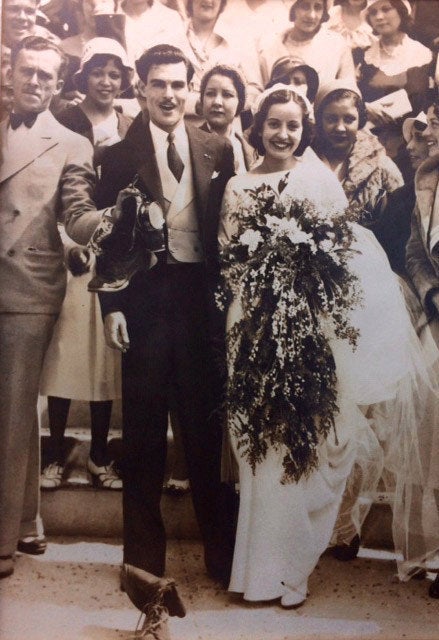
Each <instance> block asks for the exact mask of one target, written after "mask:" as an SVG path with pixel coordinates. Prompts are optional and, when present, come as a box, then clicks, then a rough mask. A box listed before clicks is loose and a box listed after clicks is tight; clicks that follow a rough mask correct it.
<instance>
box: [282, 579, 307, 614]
mask: <svg viewBox="0 0 439 640" xmlns="http://www.w3.org/2000/svg"><path fill="white" fill-rule="evenodd" d="M283 584H284V583H283ZM284 586H285V593H284V595H283V596H282V598H281V601H280V603H281V606H282V607H283V608H284V609H297V608H298V607H300V606H301V605H302V604H303V603H304V602H305V600H306V596H307V581H306V580H304V581H303V582H301V583H300V584H299V585H297V587H292V586H291V585H287V584H284Z"/></svg>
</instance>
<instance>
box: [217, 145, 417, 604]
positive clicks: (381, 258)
mask: <svg viewBox="0 0 439 640" xmlns="http://www.w3.org/2000/svg"><path fill="white" fill-rule="evenodd" d="M286 173H287V172H286V171H283V172H276V173H270V174H257V173H249V174H246V175H244V176H236V177H234V178H232V179H231V180H230V182H229V184H228V186H227V189H226V193H225V196H224V203H223V212H222V219H221V224H220V244H221V245H225V244H227V242H228V241H229V240H230V238H231V236H232V234H233V233H235V232H236V231H237V228H238V223H237V221H236V220H232V219H231V217H230V214H231V213H233V212H236V211H245V207H246V198H248V195H247V194H246V193H245V191H244V190H245V189H254V188H255V187H257V186H260V185H261V184H263V183H265V184H270V185H271V186H272V187H273V188H274V189H276V190H277V185H278V184H279V180H280V179H281V178H282V177H283V176H284V175H285V174H286ZM291 196H293V197H294V198H296V199H298V200H301V199H304V198H307V199H309V200H311V201H312V202H313V203H314V204H315V206H316V207H317V208H319V209H320V210H321V211H323V212H325V211H331V212H337V211H340V212H341V211H343V210H344V209H345V207H346V204H347V201H346V198H345V195H344V193H343V190H342V188H341V186H340V184H339V182H338V181H337V180H336V178H335V177H334V175H333V174H332V172H330V171H329V169H327V168H326V167H325V166H324V165H323V163H321V162H320V160H319V159H318V158H317V157H316V156H315V155H314V154H313V152H312V151H307V152H306V153H305V155H304V157H303V158H302V159H299V160H298V161H297V163H296V165H295V166H294V168H293V169H292V170H291V171H290V175H289V182H288V186H287V187H286V188H285V190H284V191H283V192H282V194H281V196H280V198H281V199H283V198H286V197H291ZM354 227H355V237H356V240H355V243H354V246H353V248H354V249H355V250H356V252H355V253H353V254H352V258H351V259H350V267H351V269H352V270H353V271H354V272H355V273H356V274H357V275H358V276H359V279H360V283H361V287H362V291H363V305H362V307H359V308H357V309H356V310H355V311H354V312H353V313H352V314H351V316H350V317H351V324H352V325H353V326H354V327H356V328H358V329H359V330H360V339H359V342H358V346H357V349H356V350H355V352H354V351H353V350H352V348H351V347H350V345H349V344H348V343H347V342H345V341H341V340H339V339H336V338H335V336H334V332H333V328H332V326H331V324H330V322H329V321H326V329H325V330H326V331H327V332H328V337H330V340H331V347H332V351H333V355H334V358H335V362H336V371H337V393H338V397H337V404H338V406H339V409H340V411H339V413H338V415H337V416H336V433H337V439H336V438H335V434H334V432H333V431H331V433H330V434H329V436H328V438H327V439H326V440H325V441H322V442H321V443H320V446H319V467H318V469H317V470H315V471H314V472H312V473H311V475H310V476H309V477H308V478H304V477H302V478H301V479H300V481H299V482H297V483H294V482H292V483H290V484H282V483H281V478H282V475H283V467H282V458H283V456H284V452H283V451H282V450H278V451H276V450H274V449H273V448H270V449H269V452H268V454H267V456H266V458H265V459H264V461H263V462H262V463H261V464H259V465H257V467H256V471H255V473H254V474H253V472H252V469H251V467H250V465H249V464H248V462H247V460H246V459H245V458H242V457H241V455H240V452H239V451H238V449H237V443H236V440H235V437H234V435H233V431H232V430H231V431H230V436H231V443H232V447H233V449H234V451H235V454H236V458H237V460H238V465H239V484H240V508H239V517H238V528H237V538H236V546H235V553H234V560H233V568H232V576H231V581H230V585H229V589H230V590H231V591H235V592H239V593H242V594H243V595H244V598H245V599H247V600H271V599H274V598H278V597H281V596H282V595H283V594H284V593H285V592H286V590H287V589H297V590H300V591H302V592H303V594H304V596H306V590H307V581H308V578H309V576H310V574H311V572H312V571H313V569H314V567H315V565H316V564H317V561H318V559H319V557H320V555H321V554H322V553H323V551H325V549H326V548H327V547H328V544H329V542H330V539H331V535H332V532H333V528H334V523H335V520H336V517H337V513H338V509H339V505H340V501H341V498H342V495H343V491H344V488H345V484H346V480H347V478H348V476H349V475H350V472H351V469H352V465H353V464H354V461H355V462H356V463H357V464H358V463H359V461H360V460H361V463H362V464H363V465H364V474H363V485H364V486H366V487H369V488H373V487H374V485H375V484H376V483H377V481H378V479H379V476H380V474H381V470H382V457H383V452H382V447H381V446H380V444H379V442H378V440H377V437H376V435H375V433H374V431H373V430H372V429H371V427H370V425H369V422H368V420H366V419H365V417H364V416H363V413H362V411H361V406H362V405H370V404H374V403H380V402H383V401H392V400H394V399H395V398H396V397H397V395H398V387H399V385H400V383H401V381H406V380H410V379H411V377H412V374H413V371H414V370H415V369H416V367H417V366H418V365H419V366H421V367H422V363H420V362H419V361H417V359H419V357H420V354H419V346H418V344H417V338H416V336H415V334H414V331H413V329H412V327H411V323H410V318H409V316H408V313H407V311H406V308H405V303H404V299H403V296H402V294H401V292H400V287H399V283H398V280H397V278H396V276H395V275H394V273H393V272H392V271H391V269H390V266H389V263H388V261H387V257H386V255H385V253H384V251H383V250H382V249H381V247H380V245H379V244H378V242H377V241H376V239H375V237H374V236H373V234H372V233H371V232H370V231H368V230H367V229H364V228H362V227H360V226H358V225H354ZM241 313H242V310H241V305H240V301H239V299H235V300H234V301H233V303H232V304H231V306H230V308H229V311H228V320H227V324H228V328H230V327H231V326H232V325H233V324H234V323H235V322H236V321H237V320H239V318H240V317H241ZM229 366H230V363H229ZM233 419H234V416H233V415H229V416H228V421H229V425H230V426H231V425H233ZM381 428H383V429H384V428H385V425H384V426H382V427H381ZM404 428H405V429H406V428H407V427H406V426H404ZM386 437H387V434H383V438H386Z"/></svg>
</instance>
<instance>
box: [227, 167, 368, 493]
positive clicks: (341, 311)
mask: <svg viewBox="0 0 439 640" xmlns="http://www.w3.org/2000/svg"><path fill="white" fill-rule="evenodd" d="M288 178H289V175H288V174H287V175H286V176H285V177H284V178H283V179H282V180H281V181H280V182H279V185H278V192H276V191H275V190H274V189H273V188H272V187H271V186H269V185H266V184H263V185H261V186H259V187H258V188H255V189H248V190H246V191H245V193H246V197H245V205H244V204H243V206H242V207H241V206H239V203H238V206H237V210H236V211H234V212H229V214H228V215H231V216H232V218H233V219H234V220H235V221H236V222H237V224H238V232H237V233H236V234H235V235H234V236H233V237H232V240H231V242H230V243H229V244H228V245H227V246H226V247H224V248H223V249H222V251H221V262H222V286H221V288H220V292H219V294H218V296H217V302H218V304H219V306H220V307H223V308H225V307H227V306H228V304H229V303H230V302H231V300H232V299H233V298H234V297H236V298H237V299H238V300H239V303H240V305H241V317H240V319H239V320H238V321H237V322H236V323H235V324H234V325H233V326H232V327H231V328H230V330H229V331H228V334H227V345H228V354H229V363H228V367H229V378H228V385H227V395H226V406H227V412H228V416H229V428H231V429H232V430H233V432H234V435H235V436H236V438H237V439H238V446H239V448H240V450H241V454H242V455H243V456H245V457H246V458H247V459H248V462H249V464H250V465H251V466H252V468H253V471H254V470H255V468H256V465H257V464H258V463H260V462H261V461H262V460H263V459H264V458H265V456H266V453H267V450H268V447H270V446H271V447H275V448H276V449H278V450H282V451H284V452H285V455H284V458H283V468H284V476H283V482H291V481H298V480H299V479H300V478H301V477H302V476H303V475H305V476H307V475H309V473H310V472H311V471H312V470H313V469H314V468H315V467H316V466H317V464H318V457H317V447H318V443H319V440H320V439H322V438H326V437H327V436H328V433H329V432H330V430H331V428H335V425H334V416H335V415H336V413H337V411H338V407H337V375H336V368H335V362H334V358H333V355H332V350H331V346H330V336H334V337H337V338H338V339H345V340H348V341H349V343H350V344H351V345H352V347H353V348H354V347H355V344H356V340H357V338H358V331H357V330H356V329H355V328H354V327H352V326H351V325H350V322H349V313H350V311H351V310H353V309H354V308H355V307H357V306H358V304H360V302H361V293H360V290H359V286H358V279H357V276H356V275H355V274H354V273H352V272H351V271H350V269H349V256H350V253H351V252H352V251H353V249H352V248H351V245H352V242H353V240H354V237H353V231H352V226H351V224H350V223H351V221H352V217H351V215H350V213H349V211H343V212H340V211H337V212H322V211H319V210H318V209H317V208H316V206H315V205H314V204H313V203H312V202H310V201H309V200H300V201H299V200H297V199H294V198H289V199H288V197H284V198H283V199H282V201H281V199H280V194H281V193H282V192H283V190H284V189H285V187H286V185H287V182H288Z"/></svg>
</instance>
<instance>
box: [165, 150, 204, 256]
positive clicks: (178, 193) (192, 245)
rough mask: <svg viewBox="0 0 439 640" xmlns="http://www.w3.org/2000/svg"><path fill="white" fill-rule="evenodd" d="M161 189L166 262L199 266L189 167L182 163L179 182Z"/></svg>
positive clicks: (195, 219) (191, 180) (198, 241)
mask: <svg viewBox="0 0 439 640" xmlns="http://www.w3.org/2000/svg"><path fill="white" fill-rule="evenodd" d="M163 188H164V193H163V195H164V198H165V204H166V206H167V211H165V220H166V228H167V230H168V251H169V253H168V262H171V263H175V262H203V261H204V251H203V245H202V243H201V237H200V231H199V228H198V220H197V212H196V210H195V191H194V184H193V175H192V165H191V163H190V162H188V163H186V165H185V168H184V171H183V175H182V176H181V180H180V182H177V180H175V183H174V184H173V185H172V184H170V183H168V185H163ZM173 190H174V191H173ZM172 191H173V193H172Z"/></svg>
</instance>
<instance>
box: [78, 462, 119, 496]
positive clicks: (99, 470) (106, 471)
mask: <svg viewBox="0 0 439 640" xmlns="http://www.w3.org/2000/svg"><path fill="white" fill-rule="evenodd" d="M87 469H88V470H89V471H90V473H91V475H92V478H93V484H94V486H95V487H97V488H100V489H112V490H113V491H121V489H122V486H123V484H122V478H121V477H120V476H119V474H118V473H117V471H116V469H115V468H114V462H110V464H109V465H106V466H104V467H98V466H97V465H96V464H95V463H94V462H93V460H92V459H91V458H89V459H88V460H87Z"/></svg>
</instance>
